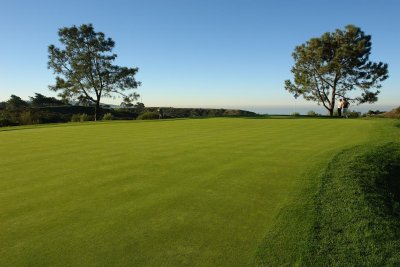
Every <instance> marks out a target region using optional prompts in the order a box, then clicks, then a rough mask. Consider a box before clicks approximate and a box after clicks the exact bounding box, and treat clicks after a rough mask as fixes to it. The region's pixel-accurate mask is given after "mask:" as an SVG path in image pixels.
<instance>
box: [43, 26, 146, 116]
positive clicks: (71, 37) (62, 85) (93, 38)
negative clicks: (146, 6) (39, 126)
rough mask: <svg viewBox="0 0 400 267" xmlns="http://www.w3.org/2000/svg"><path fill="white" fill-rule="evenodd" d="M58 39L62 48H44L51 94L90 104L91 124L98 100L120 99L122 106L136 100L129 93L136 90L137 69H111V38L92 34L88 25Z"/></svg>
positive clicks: (69, 30)
mask: <svg viewBox="0 0 400 267" xmlns="http://www.w3.org/2000/svg"><path fill="white" fill-rule="evenodd" d="M58 36H59V41H60V43H61V44H62V47H61V48H58V47H56V46H54V45H50V46H49V48H48V52H49V61H48V67H49V69H52V70H53V71H54V73H55V74H56V84H55V85H52V86H50V89H51V90H53V91H60V94H59V96H61V97H62V98H63V99H67V100H76V99H80V100H81V101H82V100H86V101H88V102H90V103H92V104H94V106H95V112H94V115H95V120H97V119H98V117H99V114H98V113H99V110H100V100H101V99H102V97H116V96H120V97H122V98H123V100H124V101H125V102H130V101H133V100H136V99H137V98H138V96H139V95H138V94H137V93H135V92H132V91H131V89H135V88H137V87H138V86H140V82H138V81H136V80H135V75H136V73H137V72H138V70H139V69H138V68H128V67H120V66H117V65H113V61H114V60H115V59H116V58H117V55H116V54H114V53H112V50H113V48H114V45H115V43H114V41H113V40H112V39H111V38H106V36H105V35H104V33H102V32H95V30H94V28H93V26H92V24H83V25H81V26H79V27H76V26H72V27H70V28H67V27H64V28H61V29H60V30H59V31H58Z"/></svg>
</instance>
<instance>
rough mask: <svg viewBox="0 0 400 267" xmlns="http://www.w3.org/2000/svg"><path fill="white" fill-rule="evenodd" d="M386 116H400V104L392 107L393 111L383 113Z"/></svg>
mask: <svg viewBox="0 0 400 267" xmlns="http://www.w3.org/2000/svg"><path fill="white" fill-rule="evenodd" d="M383 117H385V118H400V106H399V107H397V108H394V109H392V110H391V111H388V112H385V113H383Z"/></svg>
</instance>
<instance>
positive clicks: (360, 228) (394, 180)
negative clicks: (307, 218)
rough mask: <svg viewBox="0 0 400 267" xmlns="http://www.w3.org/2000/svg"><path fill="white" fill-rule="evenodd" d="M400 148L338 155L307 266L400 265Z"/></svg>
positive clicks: (320, 200) (326, 181)
mask: <svg viewBox="0 0 400 267" xmlns="http://www.w3.org/2000/svg"><path fill="white" fill-rule="evenodd" d="M399 200H400V145H399V144H398V143H388V144H385V145H379V146H376V145H364V146H357V147H354V148H351V149H348V150H345V151H344V152H342V153H339V154H338V155H337V156H336V157H335V158H334V160H333V161H332V162H331V163H330V164H329V166H328V168H327V170H326V172H325V173H324V175H323V182H322V187H321V191H320V192H319V194H318V197H317V207H316V224H315V230H314V232H313V235H312V239H311V246H310V251H309V256H308V257H307V259H306V261H305V263H306V265H307V266H399V264H400V206H399V204H400V202H399Z"/></svg>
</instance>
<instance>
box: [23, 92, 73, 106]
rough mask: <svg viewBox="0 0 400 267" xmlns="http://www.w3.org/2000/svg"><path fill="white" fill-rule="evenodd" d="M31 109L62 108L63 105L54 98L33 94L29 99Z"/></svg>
mask: <svg viewBox="0 0 400 267" xmlns="http://www.w3.org/2000/svg"><path fill="white" fill-rule="evenodd" d="M30 100H31V105H32V107H48V106H62V105H65V103H64V102H63V101H61V100H58V99H56V98H54V97H47V96H44V95H42V94H39V93H35V96H34V97H30Z"/></svg>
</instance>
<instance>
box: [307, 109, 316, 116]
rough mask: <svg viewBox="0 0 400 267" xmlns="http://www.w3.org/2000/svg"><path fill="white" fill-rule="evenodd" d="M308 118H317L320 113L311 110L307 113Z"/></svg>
mask: <svg viewBox="0 0 400 267" xmlns="http://www.w3.org/2000/svg"><path fill="white" fill-rule="evenodd" d="M307 116H310V117H316V116H318V113H317V112H315V111H313V110H310V111H309V112H307Z"/></svg>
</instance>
